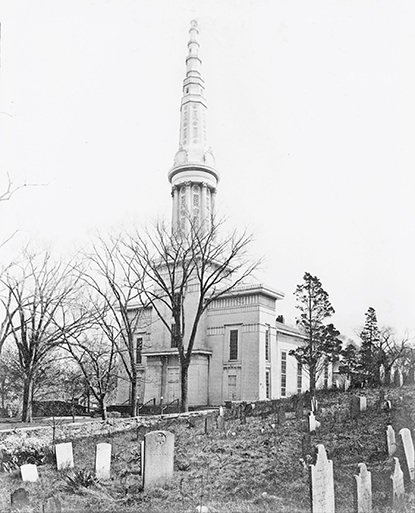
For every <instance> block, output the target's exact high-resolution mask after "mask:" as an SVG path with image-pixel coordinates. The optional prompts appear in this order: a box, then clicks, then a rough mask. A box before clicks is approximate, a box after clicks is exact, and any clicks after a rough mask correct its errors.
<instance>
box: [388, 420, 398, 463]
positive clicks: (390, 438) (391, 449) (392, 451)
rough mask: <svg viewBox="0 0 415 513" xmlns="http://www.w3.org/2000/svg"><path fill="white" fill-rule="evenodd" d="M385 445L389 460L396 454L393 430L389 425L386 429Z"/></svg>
mask: <svg viewBox="0 0 415 513" xmlns="http://www.w3.org/2000/svg"><path fill="white" fill-rule="evenodd" d="M386 444H387V447H388V456H389V457H390V458H391V457H392V456H393V455H394V454H395V452H396V437H395V430H394V429H393V427H392V426H391V425H388V426H387V428H386Z"/></svg>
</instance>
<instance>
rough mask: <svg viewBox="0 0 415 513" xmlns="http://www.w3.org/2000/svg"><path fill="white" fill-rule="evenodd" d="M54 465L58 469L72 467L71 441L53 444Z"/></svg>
mask: <svg viewBox="0 0 415 513" xmlns="http://www.w3.org/2000/svg"><path fill="white" fill-rule="evenodd" d="M55 452H56V467H57V469H58V470H66V469H68V468H73V451H72V442H67V443H64V444H57V445H55Z"/></svg>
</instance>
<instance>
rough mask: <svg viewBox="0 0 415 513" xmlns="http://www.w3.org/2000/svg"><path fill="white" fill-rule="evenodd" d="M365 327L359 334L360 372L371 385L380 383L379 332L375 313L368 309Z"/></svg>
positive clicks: (370, 308)
mask: <svg viewBox="0 0 415 513" xmlns="http://www.w3.org/2000/svg"><path fill="white" fill-rule="evenodd" d="M365 316H366V320H365V325H364V326H363V329H362V331H361V333H360V335H359V336H360V339H361V341H362V345H361V347H360V351H359V366H360V371H361V373H362V375H363V377H364V379H365V380H366V381H367V383H369V384H371V385H377V384H379V383H380V364H381V361H380V353H379V345H380V331H379V328H378V321H377V318H376V311H375V309H374V308H373V307H369V308H368V310H367V312H366V314H365Z"/></svg>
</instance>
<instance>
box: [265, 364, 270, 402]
mask: <svg viewBox="0 0 415 513" xmlns="http://www.w3.org/2000/svg"><path fill="white" fill-rule="evenodd" d="M265 397H266V399H271V372H270V371H269V370H267V371H265Z"/></svg>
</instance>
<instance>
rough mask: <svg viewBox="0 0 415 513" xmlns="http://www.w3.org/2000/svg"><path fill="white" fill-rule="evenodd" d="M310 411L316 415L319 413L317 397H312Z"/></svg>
mask: <svg viewBox="0 0 415 513" xmlns="http://www.w3.org/2000/svg"><path fill="white" fill-rule="evenodd" d="M310 410H311V411H312V412H313V413H314V414H316V413H317V412H318V401H317V398H316V397H312V398H311V400H310Z"/></svg>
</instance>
